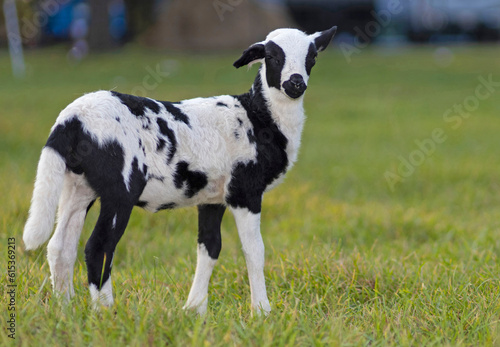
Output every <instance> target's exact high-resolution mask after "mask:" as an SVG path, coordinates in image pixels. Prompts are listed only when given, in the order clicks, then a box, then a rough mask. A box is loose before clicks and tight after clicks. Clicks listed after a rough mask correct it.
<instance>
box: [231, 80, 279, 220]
mask: <svg viewBox="0 0 500 347" xmlns="http://www.w3.org/2000/svg"><path fill="white" fill-rule="evenodd" d="M235 98H236V99H238V100H239V102H240V103H241V104H242V105H243V107H244V108H245V110H246V111H247V114H248V118H249V120H250V122H251V123H252V126H253V131H249V132H248V133H247V135H248V139H249V141H250V142H251V143H253V142H255V144H256V146H257V160H256V162H249V163H242V162H239V163H236V164H235V165H234V166H233V170H232V178H231V182H230V183H229V194H228V196H227V199H226V201H227V203H228V204H229V205H230V206H232V207H246V208H248V209H249V210H250V211H251V212H253V213H260V210H261V201H262V194H264V191H265V190H266V187H267V186H268V185H269V184H271V183H272V182H273V181H274V180H275V179H277V178H278V177H279V176H280V175H281V174H283V173H285V172H286V168H287V166H288V156H287V154H286V146H287V144H288V139H287V138H286V137H285V135H284V134H283V133H282V132H281V131H280V129H279V128H278V126H277V124H276V123H275V122H274V120H273V118H272V116H271V111H270V110H269V108H268V107H267V102H266V100H265V99H264V96H263V94H262V81H261V79H260V73H259V74H257V78H256V79H255V82H254V85H253V88H252V89H251V90H250V92H249V93H246V94H243V95H238V96H235Z"/></svg>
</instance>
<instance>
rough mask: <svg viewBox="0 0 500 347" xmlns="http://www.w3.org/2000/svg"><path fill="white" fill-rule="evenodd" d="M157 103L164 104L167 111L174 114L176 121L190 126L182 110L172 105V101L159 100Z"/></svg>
mask: <svg viewBox="0 0 500 347" xmlns="http://www.w3.org/2000/svg"><path fill="white" fill-rule="evenodd" d="M159 103H161V104H162V105H163V106H165V109H166V110H167V112H168V113H170V114H171V115H172V116H174V119H175V120H176V121H179V122H183V123H185V124H186V125H187V126H189V127H190V128H191V125H190V124H189V117H188V116H187V115H186V114H185V113H184V112H182V111H181V109H179V108H178V107H176V106H174V103H172V102H168V101H159Z"/></svg>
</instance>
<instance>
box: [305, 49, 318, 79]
mask: <svg viewBox="0 0 500 347" xmlns="http://www.w3.org/2000/svg"><path fill="white" fill-rule="evenodd" d="M317 56H318V50H317V49H316V46H315V45H314V44H313V43H312V42H311V44H310V45H309V50H308V51H307V55H306V72H307V74H308V75H311V70H312V68H313V66H314V64H316V57H317Z"/></svg>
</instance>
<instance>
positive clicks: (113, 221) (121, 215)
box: [85, 196, 134, 308]
mask: <svg viewBox="0 0 500 347" xmlns="http://www.w3.org/2000/svg"><path fill="white" fill-rule="evenodd" d="M133 207H134V204H133V203H131V202H129V201H127V200H121V201H120V200H114V199H107V198H105V197H102V196H101V212H100V214H99V218H98V220H97V224H96V226H95V228H94V231H93V232H92V235H91V236H90V238H89V240H88V241H87V245H86V246H85V261H86V263H87V271H88V281H89V289H90V295H91V297H92V303H93V306H94V307H95V308H98V307H99V305H103V306H111V305H113V289H112V284H111V267H112V266H113V257H114V253H115V248H116V245H117V244H118V241H120V238H121V237H122V235H123V233H124V231H125V228H126V227H127V224H128V220H129V218H130V214H131V213H132V208H133Z"/></svg>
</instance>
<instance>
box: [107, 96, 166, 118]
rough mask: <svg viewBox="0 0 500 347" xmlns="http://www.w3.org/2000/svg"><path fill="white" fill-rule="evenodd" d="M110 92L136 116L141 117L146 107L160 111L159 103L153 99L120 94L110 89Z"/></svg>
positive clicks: (156, 111)
mask: <svg viewBox="0 0 500 347" xmlns="http://www.w3.org/2000/svg"><path fill="white" fill-rule="evenodd" d="M111 94H112V95H113V96H115V97H117V98H118V99H120V101H121V103H122V104H124V105H125V106H127V108H128V109H129V111H130V112H132V114H134V115H135V116H136V117H143V116H144V113H145V112H146V108H149V109H150V110H151V111H153V112H154V113H156V114H158V113H159V112H160V105H158V104H157V103H156V102H155V101H154V100H151V99H148V98H143V97H140V96H135V95H128V94H122V93H118V92H115V91H111Z"/></svg>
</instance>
